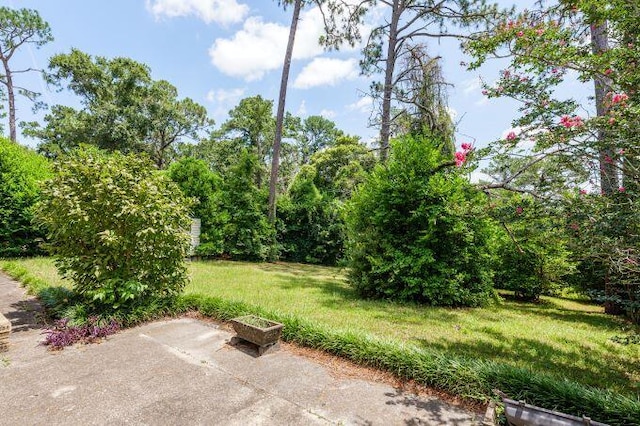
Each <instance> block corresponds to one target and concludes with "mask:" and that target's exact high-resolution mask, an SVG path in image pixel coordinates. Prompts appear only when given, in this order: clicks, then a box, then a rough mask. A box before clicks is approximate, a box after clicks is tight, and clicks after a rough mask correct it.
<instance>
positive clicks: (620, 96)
mask: <svg viewBox="0 0 640 426" xmlns="http://www.w3.org/2000/svg"><path fill="white" fill-rule="evenodd" d="M627 99H629V96H628V95H627V94H626V93H616V94H614V95H613V96H612V97H611V103H613V104H620V103H624V102H626V101H627Z"/></svg>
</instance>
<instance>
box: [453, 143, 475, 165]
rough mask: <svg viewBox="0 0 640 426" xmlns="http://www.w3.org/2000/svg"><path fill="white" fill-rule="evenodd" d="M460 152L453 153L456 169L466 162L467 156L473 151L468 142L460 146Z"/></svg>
mask: <svg viewBox="0 0 640 426" xmlns="http://www.w3.org/2000/svg"><path fill="white" fill-rule="evenodd" d="M461 147H462V151H457V152H456V153H455V160H456V167H462V165H463V164H464V163H465V161H467V154H469V152H470V151H471V150H472V149H473V146H472V145H471V144H470V143H469V142H465V143H463V144H462V145H461Z"/></svg>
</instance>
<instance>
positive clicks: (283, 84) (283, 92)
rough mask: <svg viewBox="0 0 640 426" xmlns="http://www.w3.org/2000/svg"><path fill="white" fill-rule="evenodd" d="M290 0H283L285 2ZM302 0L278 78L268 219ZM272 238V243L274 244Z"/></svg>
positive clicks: (295, 1) (273, 208)
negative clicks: (278, 89)
mask: <svg viewBox="0 0 640 426" xmlns="http://www.w3.org/2000/svg"><path fill="white" fill-rule="evenodd" d="M290 2H291V1H287V2H285V4H287V3H290ZM302 3H303V0H293V13H292V15H291V26H290V27H289V40H288V41H287V50H286V52H285V55H284V64H283V65H282V79H281V80H280V95H279V96H278V112H277V114H276V131H275V137H274V140H273V155H272V157H271V175H270V178H269V220H270V221H271V223H272V224H273V223H275V221H276V189H277V185H278V166H279V165H280V144H281V142H282V128H283V124H284V108H285V103H286V100H287V85H288V83H289V69H290V68H291V57H292V56H293V44H294V43H295V40H296V30H297V28H298V20H299V19H300V9H301V8H302ZM275 243H276V242H275V240H274V245H275Z"/></svg>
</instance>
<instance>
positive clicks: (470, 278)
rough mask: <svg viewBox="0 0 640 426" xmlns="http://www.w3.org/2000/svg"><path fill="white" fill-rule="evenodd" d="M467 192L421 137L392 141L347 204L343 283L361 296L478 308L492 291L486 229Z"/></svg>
mask: <svg viewBox="0 0 640 426" xmlns="http://www.w3.org/2000/svg"><path fill="white" fill-rule="evenodd" d="M482 197H483V195H482V194H480V193H479V192H478V191H476V190H474V189H473V188H472V187H471V185H470V184H469V183H468V181H467V180H466V179H465V178H464V177H462V176H461V175H460V174H459V173H458V172H457V171H455V170H451V167H450V163H446V162H443V160H442V158H441V155H440V153H439V151H438V150H437V149H436V148H435V147H434V146H433V144H432V142H431V141H429V140H426V139H411V138H404V139H402V140H397V141H396V142H395V143H394V144H393V149H392V156H391V158H390V159H389V163H388V164H387V165H386V166H385V165H379V166H378V167H376V169H375V170H374V172H373V173H372V174H371V176H370V177H369V179H367V181H366V182H365V183H364V184H363V185H362V186H361V187H359V190H358V191H357V192H356V194H355V195H354V197H353V199H352V201H351V202H350V203H349V208H348V214H347V232H348V238H349V243H348V244H349V247H348V250H349V252H348V255H349V262H350V267H351V272H350V279H351V283H352V284H353V285H354V287H355V288H356V289H357V290H358V292H359V293H361V294H362V295H363V296H367V297H374V298H385V299H397V300H403V301H415V302H419V303H426V304H431V305H445V306H478V305H482V304H484V303H486V302H487V301H488V300H489V298H490V296H491V293H492V282H491V279H492V274H491V261H492V256H491V251H492V249H491V245H490V244H489V241H490V239H491V236H492V232H493V226H492V224H491V222H490V221H488V219H487V218H486V216H485V214H483V209H482V207H483V198H482Z"/></svg>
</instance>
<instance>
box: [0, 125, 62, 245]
mask: <svg viewBox="0 0 640 426" xmlns="http://www.w3.org/2000/svg"><path fill="white" fill-rule="evenodd" d="M50 175H51V170H50V165H49V162H48V161H47V160H46V158H44V157H43V156H41V155H40V154H37V153H36V152H34V151H32V150H30V149H28V148H26V147H23V146H20V145H18V144H16V143H14V142H11V141H10V140H9V139H5V138H3V137H0V257H15V256H33V255H36V254H39V253H41V248H40V242H41V241H42V238H43V236H44V234H43V232H42V231H41V230H40V229H39V228H38V227H37V226H35V225H33V224H32V216H33V212H32V208H33V205H34V204H35V202H36V201H37V199H38V195H39V193H40V188H39V183H40V182H42V181H43V180H45V179H47V178H48V177H50Z"/></svg>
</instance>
